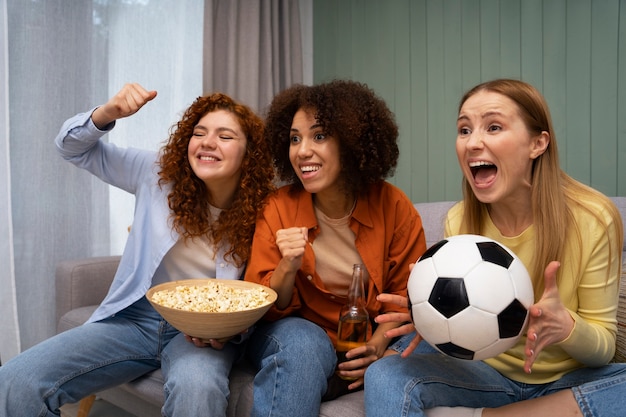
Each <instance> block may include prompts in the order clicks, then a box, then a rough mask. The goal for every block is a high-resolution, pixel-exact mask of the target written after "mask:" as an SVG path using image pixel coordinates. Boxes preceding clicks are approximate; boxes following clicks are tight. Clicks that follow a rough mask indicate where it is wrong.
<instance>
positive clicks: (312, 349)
mask: <svg viewBox="0 0 626 417" xmlns="http://www.w3.org/2000/svg"><path fill="white" fill-rule="evenodd" d="M247 352H248V356H249V359H250V361H251V362H252V364H253V365H254V366H255V367H256V368H257V369H258V370H259V371H258V372H257V374H256V376H255V378H254V406H253V409H252V414H251V416H252V417H260V416H263V417H294V416H298V417H307V416H311V417H317V416H318V415H319V412H320V404H321V401H322V396H323V395H324V393H325V392H326V388H327V379H328V378H329V377H330V376H332V374H333V372H334V371H335V366H336V363H337V356H336V354H335V348H334V347H333V344H332V342H331V341H330V339H329V337H328V335H327V334H326V332H325V331H324V329H322V328H321V327H319V326H318V325H316V324H315V323H313V322H311V321H309V320H305V319H302V318H298V317H287V318H284V319H281V320H278V321H275V322H271V323H268V322H263V323H259V324H258V325H257V328H256V329H255V331H254V333H253V334H252V336H251V337H250V340H249V341H248V345H247Z"/></svg>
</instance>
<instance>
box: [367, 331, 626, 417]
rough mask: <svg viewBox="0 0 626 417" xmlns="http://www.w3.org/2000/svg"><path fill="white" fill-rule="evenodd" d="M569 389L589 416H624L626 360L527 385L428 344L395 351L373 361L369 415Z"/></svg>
mask: <svg viewBox="0 0 626 417" xmlns="http://www.w3.org/2000/svg"><path fill="white" fill-rule="evenodd" d="M423 345H424V346H423ZM563 389H572V391H573V393H574V396H575V398H576V401H577V402H578V405H579V407H580V408H581V410H582V413H583V415H584V416H586V417H622V416H623V415H624V410H625V409H626V408H625V407H626V364H621V363H620V364H610V365H606V366H603V367H599V368H581V369H578V370H575V371H572V372H570V373H568V374H566V375H564V376H563V377H562V378H561V379H559V380H557V381H554V382H552V383H547V384H524V383H520V382H516V381H512V380H510V379H508V378H506V377H504V376H503V375H502V374H500V373H499V372H498V371H496V370H495V369H494V368H492V367H491V366H489V365H487V364H485V363H484V362H482V361H466V360H461V359H455V358H451V357H449V356H446V355H443V354H441V353H439V352H437V351H435V350H434V349H433V348H431V347H429V346H428V344H427V343H425V342H422V343H420V346H419V347H418V350H416V351H415V352H413V353H412V354H411V355H410V356H409V357H407V358H402V357H401V356H400V355H392V356H387V357H384V358H382V359H380V360H378V361H376V362H374V363H373V364H372V365H370V367H369V368H368V369H367V371H366V373H365V410H366V414H367V416H368V417H379V416H380V417H382V416H385V417H395V416H415V417H421V416H424V415H425V414H424V410H425V409H429V408H433V407H438V406H448V407H456V406H464V407H471V408H479V407H490V408H491V407H499V406H502V405H505V404H510V403H512V402H516V401H521V400H525V399H529V398H536V397H540V396H545V395H549V394H553V393H555V392H557V391H561V390H563Z"/></svg>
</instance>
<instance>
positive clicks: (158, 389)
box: [56, 197, 626, 417]
mask: <svg viewBox="0 0 626 417" xmlns="http://www.w3.org/2000/svg"><path fill="white" fill-rule="evenodd" d="M613 201H614V202H615V203H616V205H617V206H618V208H619V209H620V212H621V214H622V219H623V220H624V222H625V223H626V197H617V198H613ZM452 204H454V202H451V201H446V202H433V203H418V204H415V207H416V209H417V210H418V211H419V213H420V215H421V216H422V222H423V224H424V230H425V234H426V240H427V245H428V246H430V245H432V244H433V243H435V242H437V241H439V240H440V239H441V238H442V237H443V219H444V217H445V214H446V212H447V210H448V209H449V208H450V207H451V206H452ZM624 249H626V248H624ZM118 262H119V257H117V256H110V257H94V258H87V259H79V260H70V261H63V262H61V263H59V265H58V266H57V270H56V301H57V303H56V313H57V322H58V328H57V331H58V332H62V331H64V330H67V329H70V328H72V327H76V326H79V325H81V324H82V323H83V322H84V321H85V320H86V319H87V318H88V317H89V316H90V314H91V312H92V311H93V310H94V309H95V307H96V306H97V305H98V304H99V303H100V302H101V301H102V299H103V298H104V296H105V295H106V293H107V290H108V288H109V285H110V284H111V281H112V279H113V275H114V274H115V270H116V268H117V265H118ZM624 280H626V275H624V274H623V275H622V282H623V283H624ZM624 287H625V286H624V285H622V289H621V291H620V312H618V320H619V321H620V323H619V328H620V333H619V335H618V352H617V353H616V358H615V359H616V360H617V361H620V362H624V361H626V342H625V341H624V332H625V331H626V329H625V327H626V313H624V311H625V310H626V290H625V288H624ZM253 378H254V371H253V370H252V369H251V368H250V367H248V366H246V365H245V364H240V365H237V366H236V367H235V368H233V370H232V373H231V378H230V389H231V397H230V401H229V407H228V417H247V416H248V415H249V412H250V407H251V405H252V380H253ZM162 384H163V380H162V376H161V371H160V370H157V371H154V372H151V373H149V374H147V375H145V376H143V377H141V378H139V379H137V380H135V381H132V382H129V383H127V384H123V385H120V386H117V387H114V388H111V389H108V390H106V391H102V392H100V393H98V397H100V398H102V399H104V400H106V401H108V402H110V403H112V404H115V405H116V406H118V407H120V408H122V409H124V410H126V411H128V412H130V413H132V414H135V415H137V416H139V417H156V416H160V415H161V414H160V407H161V404H162V402H163V386H162ZM92 400H93V397H91V398H88V399H85V400H83V402H82V404H81V411H80V412H81V413H82V415H79V416H78V417H86V416H87V415H88V413H89V408H90V401H92ZM364 415H365V412H364V409H363V391H359V392H356V393H352V394H348V395H345V396H343V397H339V398H337V399H335V400H333V401H329V402H325V403H323V404H322V408H321V411H320V416H324V417H361V416H364Z"/></svg>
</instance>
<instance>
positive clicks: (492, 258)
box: [408, 235, 534, 360]
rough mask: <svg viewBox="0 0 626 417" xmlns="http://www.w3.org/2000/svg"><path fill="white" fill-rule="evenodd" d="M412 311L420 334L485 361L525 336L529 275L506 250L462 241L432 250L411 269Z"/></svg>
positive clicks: (473, 238)
mask: <svg viewBox="0 0 626 417" xmlns="http://www.w3.org/2000/svg"><path fill="white" fill-rule="evenodd" d="M408 296H409V306H410V310H411V316H412V319H413V324H414V325H415V328H416V330H417V331H418V333H419V334H420V335H421V336H422V337H423V338H424V339H425V340H426V341H427V342H428V343H429V344H430V345H432V346H433V347H435V348H436V349H438V350H439V351H441V352H442V353H445V354H447V355H449V356H453V357H455V358H460V359H469V360H482V359H487V358H490V357H493V356H496V355H498V354H500V353H502V352H504V351H505V350H507V349H509V348H511V347H512V346H513V345H514V344H515V343H516V342H517V340H518V338H519V337H520V336H521V335H522V334H523V332H524V330H525V327H526V324H527V321H528V309H529V308H530V306H531V305H532V304H533V300H534V296H533V288H532V283H531V281H530V277H529V275H528V271H527V270H526V268H525V267H524V265H523V264H522V262H521V261H520V260H519V258H518V257H517V256H516V255H515V254H514V253H513V252H512V251H511V250H510V249H508V248H506V247H505V246H504V245H502V244H500V243H498V242H496V241H494V240H492V239H489V238H486V237H484V236H477V235H458V236H452V237H450V238H447V239H444V240H442V241H440V242H438V243H436V244H435V245H433V246H431V247H430V248H429V249H428V250H427V251H426V252H425V253H424V255H422V257H421V258H420V259H419V260H418V262H417V263H416V264H415V266H414V267H413V269H412V271H411V274H410V276H409V281H408Z"/></svg>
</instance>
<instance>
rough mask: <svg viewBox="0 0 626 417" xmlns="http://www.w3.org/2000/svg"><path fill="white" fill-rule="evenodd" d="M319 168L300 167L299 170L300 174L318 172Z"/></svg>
mask: <svg viewBox="0 0 626 417" xmlns="http://www.w3.org/2000/svg"><path fill="white" fill-rule="evenodd" d="M319 169H320V167H319V166H317V165H315V166H311V165H309V166H304V167H300V170H302V172H313V171H319Z"/></svg>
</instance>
